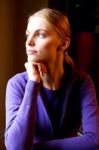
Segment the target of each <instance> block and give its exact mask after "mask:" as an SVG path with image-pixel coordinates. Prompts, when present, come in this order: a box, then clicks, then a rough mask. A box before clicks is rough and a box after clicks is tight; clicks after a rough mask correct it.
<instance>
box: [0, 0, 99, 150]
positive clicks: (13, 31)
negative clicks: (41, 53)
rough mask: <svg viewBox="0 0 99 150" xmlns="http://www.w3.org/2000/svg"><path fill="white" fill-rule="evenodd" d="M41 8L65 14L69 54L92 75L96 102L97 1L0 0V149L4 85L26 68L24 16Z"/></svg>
mask: <svg viewBox="0 0 99 150" xmlns="http://www.w3.org/2000/svg"><path fill="white" fill-rule="evenodd" d="M44 7H50V8H55V9H58V10H60V11H62V12H64V13H65V14H67V15H68V17H69V20H70V23H71V30H72V36H71V47H70V52H69V53H70V55H71V57H72V58H73V59H74V60H75V63H76V65H77V67H78V69H80V70H84V71H86V72H88V73H89V74H90V75H91V77H92V79H93V81H94V84H95V88H96V94H97V97H98V102H99V90H98V89H99V0H92V1H90V0H59V1H57V0H0V150H5V147H4V129H5V90H6V84H7V81H8V79H9V78H11V77H12V76H13V75H15V74H16V73H19V72H22V71H25V68H24V63H25V62H26V53H25V40H26V39H25V30H26V26H27V19H28V17H29V15H31V14H32V13H33V12H35V11H37V10H39V9H41V8H44Z"/></svg>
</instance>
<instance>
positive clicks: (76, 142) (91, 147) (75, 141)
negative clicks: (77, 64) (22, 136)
mask: <svg viewBox="0 0 99 150" xmlns="http://www.w3.org/2000/svg"><path fill="white" fill-rule="evenodd" d="M80 97H81V114H82V116H81V117H82V129H83V133H82V135H81V136H75V137H70V138H63V139H53V140H49V141H47V142H41V143H40V142H37V141H36V142H35V147H36V149H37V150H38V149H39V150H41V149H42V148H43V150H46V149H48V150H97V149H99V108H98V104H97V99H96V93H95V89H94V85H93V82H92V80H91V78H90V77H89V76H86V78H85V79H84V82H83V83H82V85H81V87H80Z"/></svg>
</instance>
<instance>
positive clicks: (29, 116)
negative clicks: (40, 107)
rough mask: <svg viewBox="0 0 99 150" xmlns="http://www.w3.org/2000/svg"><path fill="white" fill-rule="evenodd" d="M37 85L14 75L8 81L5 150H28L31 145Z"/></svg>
mask: <svg viewBox="0 0 99 150" xmlns="http://www.w3.org/2000/svg"><path fill="white" fill-rule="evenodd" d="M38 88H39V83H36V82H33V81H30V80H28V81H27V82H26V83H25V80H24V79H23V78H22V77H20V75H16V76H15V77H13V78H12V79H10V80H9V82H8V84H7V90H6V130H5V145H6V148H7V150H30V149H31V147H32V144H33V135H34V123H35V108H36V107H35V105H36V99H37V95H38Z"/></svg>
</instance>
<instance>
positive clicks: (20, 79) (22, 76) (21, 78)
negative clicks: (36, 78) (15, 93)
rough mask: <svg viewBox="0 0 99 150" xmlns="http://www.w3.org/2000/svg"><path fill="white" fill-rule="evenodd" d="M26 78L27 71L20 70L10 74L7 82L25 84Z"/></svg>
mask: <svg viewBox="0 0 99 150" xmlns="http://www.w3.org/2000/svg"><path fill="white" fill-rule="evenodd" d="M27 80H28V75H27V72H26V71H25V72H21V73H17V74H15V75H14V76H12V77H11V78H10V79H9V80H8V84H12V85H18V84H19V85H25V84H26V83H27Z"/></svg>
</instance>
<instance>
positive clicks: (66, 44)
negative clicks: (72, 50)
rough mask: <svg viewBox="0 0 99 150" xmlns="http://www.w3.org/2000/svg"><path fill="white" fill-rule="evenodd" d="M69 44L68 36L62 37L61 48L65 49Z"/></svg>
mask: <svg viewBox="0 0 99 150" xmlns="http://www.w3.org/2000/svg"><path fill="white" fill-rule="evenodd" d="M69 46H70V38H69V37H66V38H64V39H63V41H62V43H61V48H62V50H64V51H66V50H67V49H68V48H69Z"/></svg>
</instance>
